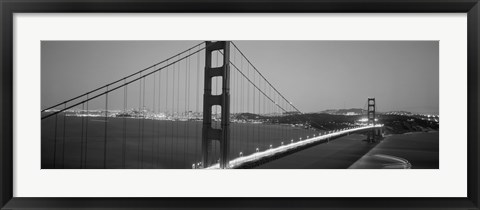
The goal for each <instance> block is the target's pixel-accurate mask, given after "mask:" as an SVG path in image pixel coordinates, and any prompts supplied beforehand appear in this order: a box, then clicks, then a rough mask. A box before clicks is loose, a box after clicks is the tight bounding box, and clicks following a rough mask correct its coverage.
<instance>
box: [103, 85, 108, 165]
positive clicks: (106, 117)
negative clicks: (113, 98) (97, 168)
mask: <svg viewBox="0 0 480 210" xmlns="http://www.w3.org/2000/svg"><path fill="white" fill-rule="evenodd" d="M107 122H108V86H107V92H106V94H105V120H104V124H105V126H104V128H105V132H104V136H103V138H104V140H103V168H107Z"/></svg>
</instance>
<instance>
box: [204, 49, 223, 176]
mask: <svg viewBox="0 0 480 210" xmlns="http://www.w3.org/2000/svg"><path fill="white" fill-rule="evenodd" d="M205 45H206V47H205V82H204V83H205V85H204V93H203V129H202V166H203V167H204V168H206V167H209V166H210V165H211V163H212V160H211V157H209V156H210V153H211V152H212V142H213V141H218V142H219V143H220V168H222V169H224V168H228V164H229V161H230V160H229V148H230V142H229V141H230V140H229V138H230V137H229V126H230V42H228V41H217V42H210V41H207V42H206V44H205ZM215 51H219V52H220V53H222V54H223V56H222V57H223V62H221V63H222V65H221V66H215V67H213V66H212V53H213V52H215ZM214 77H220V78H221V80H222V93H221V94H220V95H212V79H213V78H214ZM212 106H219V107H220V108H221V129H216V128H213V127H212Z"/></svg>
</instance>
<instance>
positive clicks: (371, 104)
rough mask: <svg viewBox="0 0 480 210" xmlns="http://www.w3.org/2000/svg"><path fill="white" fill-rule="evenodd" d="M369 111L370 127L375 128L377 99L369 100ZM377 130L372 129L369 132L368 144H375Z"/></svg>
mask: <svg viewBox="0 0 480 210" xmlns="http://www.w3.org/2000/svg"><path fill="white" fill-rule="evenodd" d="M367 105H368V109H367V119H368V125H373V126H375V98H368V103H367ZM375 133H376V132H375V129H371V130H370V131H369V132H368V135H367V136H368V137H367V141H368V142H375Z"/></svg>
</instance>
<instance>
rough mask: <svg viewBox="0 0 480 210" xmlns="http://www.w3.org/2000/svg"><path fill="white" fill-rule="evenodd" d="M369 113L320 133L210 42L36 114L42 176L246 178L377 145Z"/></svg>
mask: <svg viewBox="0 0 480 210" xmlns="http://www.w3.org/2000/svg"><path fill="white" fill-rule="evenodd" d="M202 87H203V88H202ZM202 89H203V91H201V90H202ZM367 106H368V107H367V112H366V118H367V122H366V123H363V124H349V125H345V126H343V127H342V128H338V129H334V130H325V129H321V128H322V126H321V125H318V124H316V123H315V121H314V120H312V119H310V117H309V116H308V115H306V114H304V113H303V112H301V111H300V110H299V109H298V108H297V107H296V106H295V105H294V104H293V103H292V102H291V101H289V100H287V99H286V97H285V96H284V95H282V94H281V93H280V92H279V91H278V89H277V88H275V87H274V86H273V85H272V83H271V82H270V81H269V80H267V78H265V76H264V75H262V73H261V72H260V71H259V69H258V68H257V67H255V66H254V65H253V63H252V62H251V61H250V60H249V59H248V58H247V56H246V55H245V54H244V53H243V52H242V51H241V50H240V49H239V47H238V46H237V45H236V44H235V43H234V42H231V41H216V42H210V41H206V42H201V43H199V44H197V45H195V46H192V47H190V48H188V49H186V50H184V51H181V52H180V53H178V54H176V55H173V56H171V57H169V58H167V59H165V60H162V61H161V62H158V63H155V64H153V65H151V66H149V67H147V68H145V69H142V70H140V71H137V72H135V73H133V74H131V75H128V76H126V77H123V78H121V79H118V80H116V81H114V82H111V83H108V84H106V85H103V86H101V87H98V88H95V89H93V90H91V91H89V92H86V93H84V94H81V95H79V96H76V97H73V98H71V99H68V100H65V101H63V102H61V103H58V104H56V105H53V106H50V107H47V108H45V109H43V110H41V123H42V160H41V162H42V168H44V169H57V168H59V169H62V168H78V169H81V168H99V169H107V168H138V169H140V168H152V169H155V168H172V169H174V168H178V169H183V168H185V169H186V168H194V169H233V168H246V167H249V166H255V165H260V164H262V163H265V162H268V161H270V160H273V159H277V158H281V157H283V156H285V155H288V154H291V153H294V152H297V151H300V150H303V149H306V148H308V147H311V146H314V145H317V144H321V143H324V142H328V141H331V140H334V139H336V138H339V137H341V136H344V135H349V134H351V133H356V132H362V133H365V134H367V140H368V141H369V142H374V141H376V137H377V136H379V135H381V132H382V127H383V125H381V124H378V123H376V122H375V109H376V104H375V99H374V98H368V100H367Z"/></svg>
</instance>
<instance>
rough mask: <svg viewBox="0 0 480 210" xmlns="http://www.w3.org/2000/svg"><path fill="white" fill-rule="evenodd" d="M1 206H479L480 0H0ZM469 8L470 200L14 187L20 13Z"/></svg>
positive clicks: (430, 10) (426, 10)
mask: <svg viewBox="0 0 480 210" xmlns="http://www.w3.org/2000/svg"><path fill="white" fill-rule="evenodd" d="M0 11H1V34H0V36H1V50H2V51H1V56H0V64H1V68H2V70H1V74H0V75H1V76H0V78H1V79H0V81H1V85H0V88H1V91H0V94H1V95H0V96H1V99H2V101H1V104H0V107H1V112H0V118H1V121H0V124H1V125H0V136H1V139H0V143H1V144H0V160H1V165H0V190H1V191H0V207H1V209H54V208H59V209H67V208H80V209H83V208H85V209H120V208H121V209H147V208H148V209H174V208H181V209H213V208H218V209H273V208H282V209H311V208H315V209H373V208H376V209H387V208H390V209H479V193H478V192H479V182H478V180H479V162H478V160H479V151H480V150H479V144H478V136H479V125H478V119H479V112H478V105H479V85H478V81H479V79H480V78H479V74H478V73H479V70H480V69H479V60H480V57H479V30H480V29H479V19H480V17H479V13H480V4H479V1H478V0H404V1H399V0H383V1H378V0H337V1H331V0H256V1H252V0H250V1H248V0H244V1H242V0H231V1H222V0H140V1H136V0H90V1H80V0H72V1H67V0H0ZM153 12H165V13H187V12H188V13H190V12H192V13H202V12H213V13H217V12H228V13H257V12H267V13H279V12H298V13H306V12H313V13H318V12H328V13H340V12H342V13H343V12H346V13H353V12H355V13H437V12H441V13H467V14H468V15H467V18H468V23H467V24H468V40H467V41H468V134H467V135H468V164H467V165H468V180H467V181H468V188H467V193H468V196H467V197H466V198H414V197H411V198H361V197H359V198H24V197H22V198H16V197H13V196H12V193H13V181H14V177H13V155H12V154H13V153H12V145H13V144H12V143H13V121H14V119H13V114H12V113H13V110H14V108H15V107H13V104H12V103H13V39H14V37H13V14H14V13H153Z"/></svg>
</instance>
